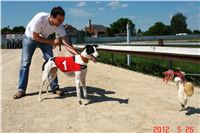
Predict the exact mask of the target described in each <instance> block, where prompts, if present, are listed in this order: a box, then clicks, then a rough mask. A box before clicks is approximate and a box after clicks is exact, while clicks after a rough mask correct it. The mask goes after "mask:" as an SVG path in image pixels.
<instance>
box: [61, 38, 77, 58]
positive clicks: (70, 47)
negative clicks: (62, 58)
mask: <svg viewBox="0 0 200 133" xmlns="http://www.w3.org/2000/svg"><path fill="white" fill-rule="evenodd" d="M61 39H62V43H63V44H64V45H65V48H66V49H67V50H68V51H69V52H70V53H71V54H74V55H76V54H78V52H77V51H76V50H75V48H74V47H73V45H72V44H71V43H70V42H69V39H68V37H67V36H66V35H65V36H63V37H62V38H61Z"/></svg>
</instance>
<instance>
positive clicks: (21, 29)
mask: <svg viewBox="0 0 200 133" xmlns="http://www.w3.org/2000/svg"><path fill="white" fill-rule="evenodd" d="M13 32H14V33H24V32H25V28H24V27H23V26H17V27H14V28H13Z"/></svg>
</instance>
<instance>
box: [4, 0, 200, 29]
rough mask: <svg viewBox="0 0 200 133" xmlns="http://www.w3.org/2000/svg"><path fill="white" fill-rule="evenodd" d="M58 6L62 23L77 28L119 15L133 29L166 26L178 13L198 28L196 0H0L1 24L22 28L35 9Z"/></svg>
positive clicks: (199, 14)
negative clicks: (156, 25)
mask: <svg viewBox="0 0 200 133" xmlns="http://www.w3.org/2000/svg"><path fill="white" fill-rule="evenodd" d="M54 6H62V7H63V8H64V10H65V12H66V18H65V22H64V23H68V24H71V25H73V26H74V27H76V28H77V29H84V27H85V26H88V20H89V19H91V21H92V23H93V24H101V25H104V26H109V25H110V24H111V23H113V22H114V21H116V20H118V19H119V18H122V17H123V18H124V17H126V18H129V19H130V20H132V22H133V23H134V24H135V25H136V29H139V28H140V29H141V30H142V31H146V30H148V28H149V27H151V26H153V25H154V23H156V22H158V21H161V22H163V23H164V24H166V25H170V20H171V17H172V16H173V15H174V14H175V13H177V12H181V13H182V14H183V15H185V16H186V17H187V24H188V28H189V29H191V30H194V29H197V30H200V1H56V2H55V1H30V2H29V1H2V2H1V27H2V28H3V27H6V26H8V25H9V26H10V28H13V27H15V26H21V25H22V26H24V27H26V25H27V23H28V22H29V21H30V20H31V18H32V17H33V16H34V15H35V14H36V13H38V12H41V11H43V12H50V10H51V8H52V7H54Z"/></svg>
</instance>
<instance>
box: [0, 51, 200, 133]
mask: <svg viewBox="0 0 200 133" xmlns="http://www.w3.org/2000/svg"><path fill="white" fill-rule="evenodd" d="M64 51H65V50H64V48H63V50H62V52H58V51H57V50H55V55H69V54H67V53H65V52H64ZM0 52H1V57H2V58H1V62H2V63H1V66H0V67H1V108H2V109H1V132H2V133H8V132H13V133H17V132H24V133H35V132H38V133H67V132H102V133H106V132H123V133H125V132H127V133H128V132H132V133H135V132H136V133H151V132H156V131H169V132H170V133H175V132H177V131H180V130H181V131H182V132H181V133H186V131H189V130H190V131H193V132H195V133H199V132H200V96H199V95H200V88H199V87H195V93H194V95H193V96H192V97H191V98H190V99H189V102H188V107H187V109H186V110H183V111H180V109H181V106H180V105H179V103H178V99H177V89H176V86H175V84H174V83H172V82H170V83H168V84H165V83H164V82H163V81H162V79H161V78H157V77H152V76H149V75H144V74H141V73H137V72H133V71H129V70H125V69H122V68H117V67H114V66H110V65H105V64H102V63H96V64H95V63H93V62H89V64H88V75H87V86H88V99H89V102H88V101H85V100H84V103H86V106H85V107H80V106H79V105H78V102H77V98H76V93H75V83H74V78H72V77H67V76H65V75H64V74H63V73H61V72H59V73H58V77H59V85H60V87H61V89H63V91H65V93H66V95H65V96H63V97H58V96H57V95H55V94H52V93H49V94H48V95H47V94H46V93H43V94H42V98H43V101H42V102H41V103H40V102H38V101H37V98H38V90H39V88H40V84H41V66H42V63H43V58H42V52H41V51H40V49H37V50H36V51H35V54H34V56H33V60H32V64H31V67H30V73H29V83H28V87H27V96H25V97H24V98H21V99H17V100H14V99H13V98H12V97H13V94H14V93H15V92H16V91H17V87H18V73H19V66H20V58H21V50H20V49H19V50H0Z"/></svg>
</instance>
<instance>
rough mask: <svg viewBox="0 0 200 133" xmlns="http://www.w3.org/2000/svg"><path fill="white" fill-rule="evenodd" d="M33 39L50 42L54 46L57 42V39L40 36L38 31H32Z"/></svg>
mask: <svg viewBox="0 0 200 133" xmlns="http://www.w3.org/2000/svg"><path fill="white" fill-rule="evenodd" d="M33 39H34V40H35V41H38V42H41V43H46V44H50V45H52V46H56V45H58V44H59V39H55V40H51V39H48V38H44V37H41V36H40V34H39V33H36V32H33Z"/></svg>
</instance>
